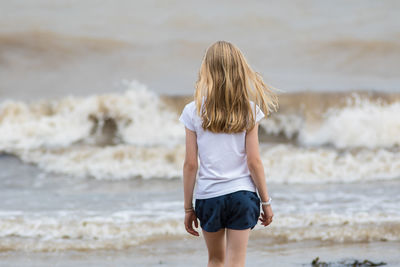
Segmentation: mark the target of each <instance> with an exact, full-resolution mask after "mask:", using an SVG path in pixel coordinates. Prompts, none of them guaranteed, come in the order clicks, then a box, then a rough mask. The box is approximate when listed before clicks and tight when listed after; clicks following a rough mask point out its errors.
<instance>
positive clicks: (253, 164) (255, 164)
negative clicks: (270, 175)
mask: <svg viewBox="0 0 400 267" xmlns="http://www.w3.org/2000/svg"><path fill="white" fill-rule="evenodd" d="M247 167H248V168H249V170H250V171H251V172H253V171H255V170H257V169H259V168H262V167H263V165H262V161H261V159H260V158H257V159H253V160H247Z"/></svg>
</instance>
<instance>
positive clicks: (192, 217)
mask: <svg viewBox="0 0 400 267" xmlns="http://www.w3.org/2000/svg"><path fill="white" fill-rule="evenodd" d="M193 222H194V226H195V227H196V228H197V227H199V223H198V221H197V217H196V214H195V213H194V211H193V210H192V211H190V212H186V213H185V228H186V231H187V232H188V233H189V234H191V235H194V236H199V233H198V232H197V231H196V230H194V229H193Z"/></svg>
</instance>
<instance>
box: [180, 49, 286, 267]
mask: <svg viewBox="0 0 400 267" xmlns="http://www.w3.org/2000/svg"><path fill="white" fill-rule="evenodd" d="M260 107H261V108H260ZM271 107H272V108H274V110H275V111H276V108H277V107H278V101H277V96H276V95H275V94H274V93H273V92H272V91H271V89H270V88H268V87H267V85H265V84H264V82H263V80H262V78H261V76H260V75H259V74H258V73H255V72H254V71H253V70H252V69H251V68H250V66H249V65H248V64H247V62H246V59H245V58H244V56H243V55H242V53H241V52H240V50H239V49H238V48H237V47H236V46H234V45H233V44H231V43H228V42H225V41H219V42H216V43H215V44H213V45H211V46H210V47H209V48H208V49H207V51H206V54H205V56H204V58H203V62H202V64H201V68H200V72H199V78H198V81H197V83H196V91H195V96H194V101H192V102H190V103H189V104H187V105H186V106H185V108H184V109H183V111H182V114H181V116H180V118H179V120H180V121H181V122H182V123H183V124H184V125H185V131H186V154H185V162H184V166H183V186H184V208H185V228H186V231H187V232H188V233H190V234H192V235H194V236H199V233H198V232H197V231H196V230H194V229H193V224H194V226H195V227H196V228H197V227H198V221H197V219H199V220H200V226H201V228H202V231H203V236H204V238H205V241H206V245H207V248H208V255H209V259H208V266H209V267H210V266H224V264H225V265H226V266H244V264H245V257H246V247H247V242H248V238H249V233H250V229H253V228H254V226H255V225H256V224H257V221H258V219H259V220H260V221H261V224H262V225H264V226H267V225H269V224H270V223H271V222H272V217H273V213H272V209H271V204H270V202H271V198H270V197H269V196H268V191H267V185H266V182H265V176H264V168H263V165H262V162H261V159H260V155H259V150H258V123H259V121H260V120H261V119H262V118H263V117H264V112H265V113H267V114H268V113H269V111H270V108H271ZM263 111H264V112H263ZM197 154H198V155H199V159H200V170H199V174H198V179H197V183H196V195H195V199H196V202H195V209H194V208H193V206H192V199H193V191H194V186H195V182H196V175H197V170H198V158H197ZM256 190H257V191H258V195H257V193H256ZM260 198H261V205H262V210H263V212H262V213H261V216H260Z"/></svg>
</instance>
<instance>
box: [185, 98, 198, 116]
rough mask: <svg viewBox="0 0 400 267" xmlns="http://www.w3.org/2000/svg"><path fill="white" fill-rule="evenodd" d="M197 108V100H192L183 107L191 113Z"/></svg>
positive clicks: (186, 111)
mask: <svg viewBox="0 0 400 267" xmlns="http://www.w3.org/2000/svg"><path fill="white" fill-rule="evenodd" d="M195 110H196V102H195V101H191V102H189V103H187V104H186V105H185V107H184V108H183V112H185V113H188V114H190V115H192V114H193V113H194V111H195Z"/></svg>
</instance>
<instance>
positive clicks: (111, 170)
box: [18, 144, 400, 183]
mask: <svg viewBox="0 0 400 267" xmlns="http://www.w3.org/2000/svg"><path fill="white" fill-rule="evenodd" d="M260 154H261V158H262V161H263V163H264V168H265V173H266V178H267V180H268V181H270V182H275V183H350V182H356V181H374V180H382V179H395V178H399V177H400V152H393V151H390V150H386V149H383V148H380V149H374V150H370V149H361V150H358V151H351V150H348V151H338V150H336V149H334V148H323V147H320V148H306V147H297V146H294V145H290V144H276V145H267V144H262V145H261V147H260ZM184 155H185V148H184V145H182V144H181V145H176V146H175V147H171V148H166V147H164V146H154V147H136V146H131V145H118V146H109V147H105V148H102V147H96V146H77V147H69V148H66V149H59V150H33V151H25V152H23V153H20V154H18V156H19V157H20V158H21V159H22V160H23V161H25V162H29V163H34V164H37V165H38V166H39V167H40V168H41V169H43V170H45V171H47V172H55V173H61V174H66V175H73V176H78V177H87V176H90V177H94V178H96V179H108V180H119V179H128V178H132V177H142V178H144V179H151V178H179V177H181V175H182V164H183V161H184Z"/></svg>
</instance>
